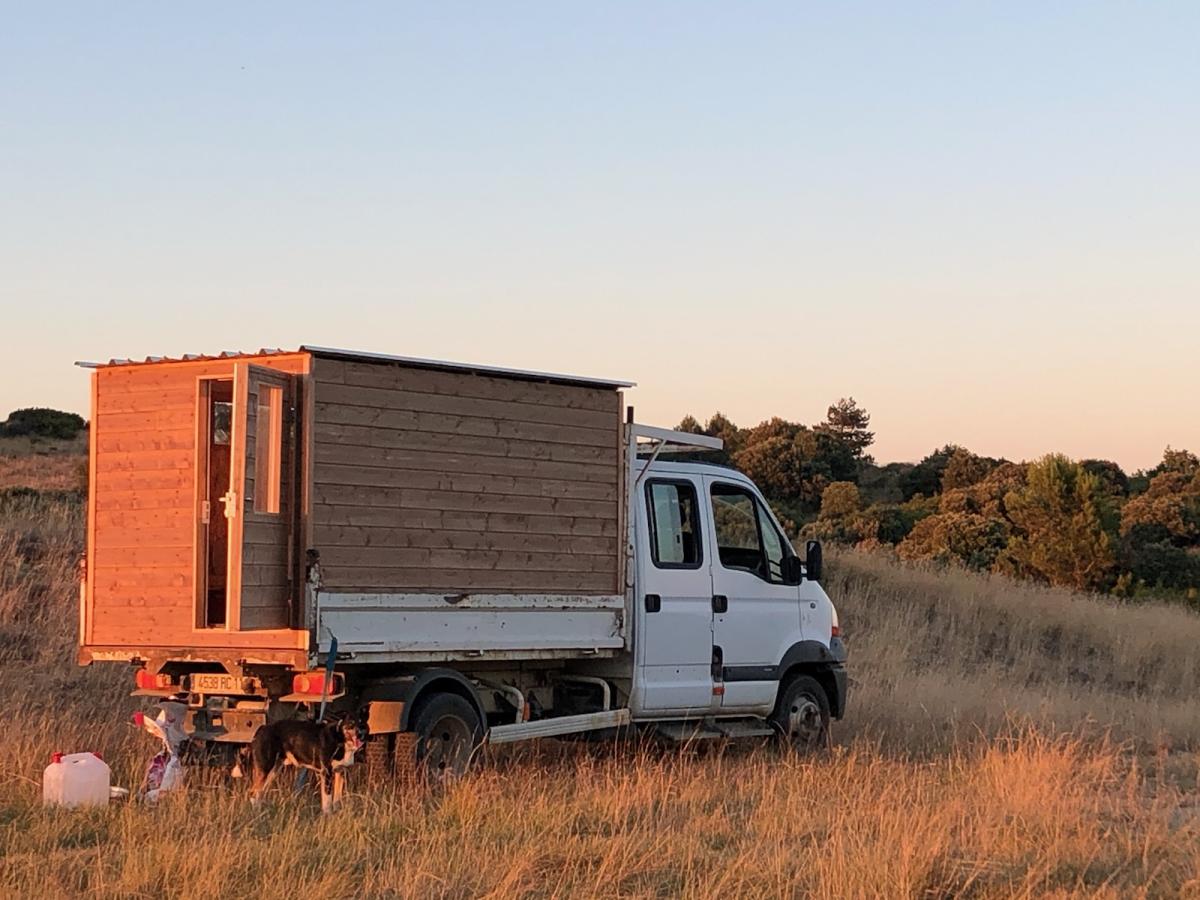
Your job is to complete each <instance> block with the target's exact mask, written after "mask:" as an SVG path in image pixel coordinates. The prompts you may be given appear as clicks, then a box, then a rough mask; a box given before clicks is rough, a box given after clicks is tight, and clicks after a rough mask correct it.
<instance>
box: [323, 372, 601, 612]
mask: <svg viewBox="0 0 1200 900" xmlns="http://www.w3.org/2000/svg"><path fill="white" fill-rule="evenodd" d="M313 387H314V398H315V408H314V414H313V438H314V444H313V481H312V487H311V492H312V493H311V500H312V522H313V536H312V544H313V546H314V547H316V548H317V549H318V550H319V551H320V554H321V569H322V574H323V580H324V585H325V589H326V590H330V591H362V592H368V593H374V592H406V593H414V592H418V593H419V592H423V591H431V592H443V591H444V592H486V593H509V592H525V593H529V592H536V593H552V592H561V593H579V594H614V593H621V592H622V582H623V578H622V573H621V572H620V559H621V552H620V551H621V542H620V541H621V539H620V534H619V531H620V529H619V522H620V516H621V490H620V475H621V464H622V453H621V446H620V439H621V413H620V409H621V394H620V393H619V392H618V391H616V390H612V389H605V388H595V387H583V386H579V387H577V386H570V385H560V384H546V383H542V382H533V381H523V380H517V379H510V378H504V377H501V376H492V375H476V374H467V373H457V372H443V371H436V370H430V369H420V368H414V367H411V366H405V365H400V364H392V363H369V362H354V361H344V360H338V359H327V358H321V357H317V358H315V359H314V360H313Z"/></svg>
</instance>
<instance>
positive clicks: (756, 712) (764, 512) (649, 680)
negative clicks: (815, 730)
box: [629, 459, 846, 730]
mask: <svg viewBox="0 0 1200 900" xmlns="http://www.w3.org/2000/svg"><path fill="white" fill-rule="evenodd" d="M630 482H631V492H630V495H631V496H630V510H631V527H632V529H633V532H634V534H633V541H634V542H635V544H634V548H635V549H634V553H633V554H632V556H633V559H634V564H633V565H634V568H635V570H636V571H635V573H634V585H635V589H634V591H633V601H634V641H633V646H634V657H635V658H634V667H635V673H634V679H633V687H632V691H631V696H630V701H629V702H630V711H631V713H632V715H633V717H634V719H635V720H643V721H651V720H656V719H664V720H671V719H675V720H677V719H680V718H683V719H697V718H701V719H702V718H712V719H714V720H719V719H723V718H742V717H755V718H760V719H770V718H771V717H772V716H774V717H775V720H776V722H777V723H778V724H779V725H780V727H787V726H786V723H785V722H784V721H783V719H784V718H786V717H785V716H782V715H781V711H780V709H779V705H780V702H781V698H782V694H783V693H785V692H786V689H787V687H788V684H789V682H793V681H795V680H796V679H797V678H799V677H805V678H806V679H810V680H811V681H812V682H815V683H816V685H817V686H819V687H820V689H821V692H822V693H823V694H824V697H823V698H821V697H819V696H812V697H809V698H808V699H809V700H811V701H812V702H811V704H809V705H804V704H801V705H802V706H804V708H803V709H802V710H799V711H798V712H801V713H802V714H804V715H807V716H809V717H810V718H811V717H812V716H813V715H814V714H816V715H820V717H821V719H822V721H821V723H820V725H821V728H822V730H823V729H824V728H827V726H828V719H829V718H830V717H833V718H838V717H840V716H841V714H842V711H843V709H844V706H845V695H846V676H845V668H844V661H845V657H846V653H845V648H844V646H843V645H842V641H841V637H840V633H839V626H838V619H837V611H836V610H835V609H834V606H833V604H832V602H831V601H830V599H829V597H828V596H827V595H826V593H825V591H824V590H823V589H822V588H821V585H820V583H819V582H818V580H817V578H819V577H820V573H819V571H817V569H818V568H819V566H820V562H819V554H820V550H819V546H815V545H810V548H809V556H810V559H809V561H808V566H805V564H804V563H803V562H802V561H801V560H800V559H799V558H798V557H797V554H796V551H795V550H794V549H793V548H792V545H791V541H790V540H789V539H788V538H787V536H786V534H785V532H784V529H783V528H782V527H781V526H780V524H779V522H778V520H777V519H776V518H775V516H774V514H773V513H772V512H771V509H770V506H769V505H768V504H767V502H766V500H765V499H764V498H763V496H762V494H761V493H760V491H759V490H758V488H757V487H756V486H755V485H754V483H753V482H752V481H750V479H749V478H747V477H746V476H745V475H743V474H742V473H740V472H738V471H736V470H734V469H731V468H728V467H725V466H720V465H714V464H709V463H699V462H665V461H659V460H652V461H651V460H642V459H639V460H638V461H637V463H636V464H635V466H634V469H633V471H632V473H631V478H630ZM814 557H815V558H814ZM814 564H815V565H814ZM810 688H811V685H810ZM809 693H810V694H811V693H813V692H812V691H811V690H810V692H809ZM814 706H815V709H814Z"/></svg>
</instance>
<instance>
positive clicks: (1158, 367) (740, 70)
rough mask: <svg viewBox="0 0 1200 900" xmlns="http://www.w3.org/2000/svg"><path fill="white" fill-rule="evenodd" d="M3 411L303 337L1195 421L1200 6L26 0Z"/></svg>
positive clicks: (64, 401) (720, 392)
mask: <svg viewBox="0 0 1200 900" xmlns="http://www.w3.org/2000/svg"><path fill="white" fill-rule="evenodd" d="M3 21H4V24H3V26H2V27H0V334H2V339H3V351H4V352H3V355H2V356H0V416H2V415H3V414H4V413H6V412H7V411H8V410H9V409H12V408H14V407H18V406H27V405H50V406H58V407H65V408H71V409H77V410H79V411H81V412H84V413H85V414H86V403H87V392H86V383H87V376H86V375H85V374H84V373H83V372H80V371H79V370H75V369H73V368H72V367H71V363H72V361H73V360H76V359H107V358H109V357H113V356H118V357H121V356H135V355H147V354H153V355H164V354H179V353H184V352H214V351H219V350H222V349H249V348H255V347H259V346H264V345H265V346H283V347H287V346H295V345H298V344H300V343H303V342H308V343H317V344H324V345H329V346H345V347H352V348H357V349H367V350H378V351H385V352H393V353H399V354H405V355H413V356H431V357H441V358H447V359H457V360H467V361H472V362H485V363H494V364H500V365H510V366H515V367H521V368H536V369H549V370H559V371H566V372H576V373H581V374H590V375H600V376H611V377H615V378H627V379H630V380H636V381H638V382H639V383H640V385H641V386H640V387H639V388H638V389H637V390H636V391H634V392H632V393H631V396H630V399H631V401H632V402H633V403H634V404H635V405H636V407H637V410H638V418H639V420H641V421H646V422H652V423H655V424H674V423H675V422H677V421H678V420H679V418H680V417H681V416H682V415H683V414H684V413H687V412H691V413H693V414H695V415H696V416H697V417H699V418H704V417H705V416H707V415H708V414H710V413H711V412H712V411H714V410H717V409H719V410H721V411H723V412H725V413H726V414H727V415H729V416H730V417H731V418H733V419H734V420H735V421H736V422H738V423H739V424H754V423H755V422H757V421H759V420H760V419H762V418H765V417H767V416H770V415H780V416H784V417H786V418H790V419H796V420H800V421H807V422H811V421H816V420H817V419H819V418H821V417H822V416H823V415H824V411H825V407H826V406H827V405H828V404H829V403H830V402H831V401H833V400H835V399H837V398H838V397H840V396H844V395H853V396H854V397H855V398H857V399H858V400H859V402H860V403H861V404H862V405H864V406H866V408H867V409H868V410H869V411H870V412H871V413H872V415H873V425H874V427H875V429H876V430H877V432H878V440H877V444H876V446H875V448H874V452H875V455H876V457H877V458H879V459H880V460H883V461H887V460H898V459H900V460H902V459H908V460H913V459H917V458H920V457H921V456H923V455H924V454H925V453H926V452H928V451H929V450H931V449H932V448H934V447H935V446H939V445H941V444H944V443H947V442H956V443H960V444H964V445H966V446H968V447H970V448H971V449H973V450H976V451H977V452H980V453H986V454H990V455H1006V456H1008V457H1010V458H1026V457H1032V456H1036V455H1040V454H1042V453H1044V452H1047V451H1050V450H1060V451H1063V452H1066V453H1069V454H1071V455H1073V456H1099V457H1107V458H1111V459H1115V460H1117V461H1119V462H1120V463H1122V464H1123V465H1124V466H1126V467H1127V468H1130V469H1132V468H1137V467H1141V466H1147V465H1152V464H1153V463H1154V462H1155V461H1156V460H1157V459H1158V458H1159V457H1160V455H1161V451H1162V449H1163V447H1164V446H1165V445H1166V444H1168V443H1170V444H1172V445H1174V446H1176V447H1178V446H1187V447H1190V448H1192V449H1194V450H1198V451H1200V414H1198V413H1200V409H1198V407H1200V401H1198V390H1197V389H1198V388H1200V366H1198V353H1197V340H1198V338H1200V52H1198V51H1197V39H1198V36H1200V4H1196V3H1194V2H1189V3H1178V4H1134V3H1097V2H1088V3H1053V4H1045V3H1016V2H995V3H965V4H952V3H929V4H921V3H839V4H830V3H819V4H818V3H801V2H785V3H777V4H776V3H752V4H732V3H699V2H680V3H648V2H647V3H624V4H622V3H603V4H599V3H597V4H582V3H504V4H501V3H476V4H458V3H437V4H402V3H387V4H369V3H354V4H334V3H323V4H302V3H292V2H289V3H286V4H285V3H277V4H270V3H254V4H218V3H204V4H162V3H144V4H139V3H131V2H122V3H103V4H101V3H86V4H80V5H78V6H72V5H70V4H57V3H46V4H35V3H25V4H17V3H13V4H11V5H8V6H7V8H6V9H5V11H4V17H3Z"/></svg>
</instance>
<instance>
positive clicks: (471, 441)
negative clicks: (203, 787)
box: [80, 346, 847, 770]
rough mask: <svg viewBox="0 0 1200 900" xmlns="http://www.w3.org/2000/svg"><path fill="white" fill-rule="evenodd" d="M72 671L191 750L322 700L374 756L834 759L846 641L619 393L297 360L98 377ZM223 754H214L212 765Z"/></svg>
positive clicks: (559, 382)
mask: <svg viewBox="0 0 1200 900" xmlns="http://www.w3.org/2000/svg"><path fill="white" fill-rule="evenodd" d="M92 365H93V368H94V369H95V371H94V373H93V418H92V422H93V427H92V429H91V441H92V447H91V463H90V468H91V478H90V495H89V520H88V521H89V524H88V555H87V559H86V561H85V565H84V575H83V578H82V582H81V591H80V662H81V663H82V664H90V663H92V662H96V661H123V662H126V663H129V664H132V665H133V666H134V668H135V675H134V682H135V686H136V687H135V690H134V694H135V695H138V696H142V697H147V698H155V699H166V698H171V699H175V700H178V701H181V702H183V703H186V704H187V707H188V713H187V722H186V730H187V732H188V734H189V736H190V746H191V748H192V749H193V751H194V752H195V753H196V754H204V755H206V756H209V757H211V756H214V755H215V756H216V757H218V758H220V757H221V756H222V754H221V751H222V750H224V751H231V750H232V749H233V748H235V747H236V746H238V745H239V744H243V743H245V742H246V741H248V740H250V738H251V737H252V736H253V733H254V731H255V730H256V729H257V728H258V727H260V726H261V725H262V724H264V723H265V722H268V721H272V720H274V719H276V718H280V717H291V716H297V715H308V714H311V711H312V710H313V709H315V708H316V707H317V706H318V705H323V702H324V701H329V702H330V703H331V704H332V705H333V707H335V708H342V709H347V710H352V711H355V712H357V713H359V714H360V715H361V717H362V721H363V723H364V726H365V727H366V728H367V730H368V732H369V743H368V754H367V756H368V760H369V761H370V764H371V765H389V766H390V765H392V763H393V762H395V763H396V764H404V765H408V764H415V765H419V766H424V767H427V768H434V769H451V770H460V769H462V768H463V767H464V766H466V765H467V763H468V761H469V760H470V759H471V758H472V755H473V754H474V752H475V750H476V749H477V748H478V747H479V746H480V745H481V744H483V743H484V742H488V743H491V744H501V743H508V742H513V741H520V740H528V739H534V738H541V737H551V736H563V735H570V734H581V733H585V732H596V731H601V730H608V729H622V728H627V727H636V728H645V729H652V730H654V731H656V732H658V733H659V734H662V735H664V736H667V737H670V738H676V739H681V740H682V739H692V738H697V737H706V736H729V737H739V736H754V735H762V736H767V735H777V736H779V737H780V738H782V739H783V740H786V741H788V742H790V743H791V744H794V745H796V746H798V747H814V746H818V745H820V744H821V743H822V742H823V741H825V740H827V737H828V731H829V725H830V721H831V720H832V719H837V718H840V717H841V716H842V715H843V714H844V713H845V708H846V689H847V686H846V670H845V661H846V651H845V647H844V645H843V643H842V640H841V636H840V631H839V626H838V620H837V613H836V610H835V609H834V606H833V604H832V603H831V601H830V599H829V597H828V596H827V595H826V594H825V591H824V590H823V589H822V587H821V584H820V578H821V572H820V570H821V551H820V545H819V544H817V543H816V542H809V544H808V545H807V548H806V555H805V559H803V560H802V559H801V558H799V556H798V555H797V553H796V551H795V550H794V548H793V547H792V544H791V542H790V541H789V540H788V538H787V537H786V535H785V533H784V531H783V529H782V528H781V527H780V525H779V523H778V521H777V520H776V518H775V517H774V515H773V514H772V513H771V511H770V508H769V506H768V504H767V503H766V502H765V500H764V498H763V497H762V495H761V493H760V492H759V490H758V488H757V487H755V485H754V484H753V483H752V482H751V481H750V480H749V479H748V478H746V477H745V476H744V475H742V474H741V473H739V472H737V471H735V470H733V469H730V468H728V467H725V466H720V465H714V464H709V463H702V462H668V461H666V460H665V459H664V453H669V452H670V451H672V450H681V449H682V450H692V451H696V450H715V449H720V447H721V442H720V440H719V439H716V438H711V437H707V436H704V435H695V434H689V433H684V432H678V431H671V430H667V429H661V428H653V427H649V426H643V425H638V424H636V423H634V422H633V421H632V411H631V410H630V411H629V415H627V416H625V417H622V415H621V408H622V399H621V398H622V395H621V389H622V388H624V387H628V386H629V385H628V384H627V383H623V382H611V381H601V380H597V379H585V378H579V377H575V376H559V375H550V374H547V373H540V372H526V371H516V370H499V369H494V368H489V367H485V366H471V365H462V364H456V363H446V362H441V361H430V360H419V359H411V358H402V357H392V356H383V355H379V354H366V353H357V352H352V351H343V350H331V349H328V348H320V347H312V346H305V347H301V348H300V349H299V350H296V351H287V352H284V351H259V352H258V353H251V354H236V353H235V354H229V353H227V354H222V355H220V356H195V357H185V358H183V359H179V360H164V359H148V360H146V361H144V362H131V361H129V360H114V361H112V362H110V363H107V364H103V365H95V364H92ZM225 755H226V756H228V753H226V754H225Z"/></svg>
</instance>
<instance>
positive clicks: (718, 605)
mask: <svg viewBox="0 0 1200 900" xmlns="http://www.w3.org/2000/svg"><path fill="white" fill-rule="evenodd" d="M712 608H713V612H715V613H724V612H729V598H728V597H726V596H725V595H724V594H713V598H712Z"/></svg>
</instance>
